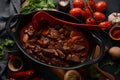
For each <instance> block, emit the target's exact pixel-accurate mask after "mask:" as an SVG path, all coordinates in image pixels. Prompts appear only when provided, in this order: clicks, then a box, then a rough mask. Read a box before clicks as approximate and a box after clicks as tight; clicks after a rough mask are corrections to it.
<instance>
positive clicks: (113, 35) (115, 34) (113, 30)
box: [109, 23, 120, 40]
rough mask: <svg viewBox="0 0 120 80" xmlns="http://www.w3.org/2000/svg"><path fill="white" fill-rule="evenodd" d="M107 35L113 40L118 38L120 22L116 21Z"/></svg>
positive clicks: (119, 35) (119, 37)
mask: <svg viewBox="0 0 120 80" xmlns="http://www.w3.org/2000/svg"><path fill="white" fill-rule="evenodd" d="M109 36H110V37H111V38H112V39H113V40H120V23H116V24H115V26H113V27H112V28H111V29H110V30H109Z"/></svg>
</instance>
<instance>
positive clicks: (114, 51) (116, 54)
mask: <svg viewBox="0 0 120 80" xmlns="http://www.w3.org/2000/svg"><path fill="white" fill-rule="evenodd" d="M109 54H110V55H111V56H112V58H113V59H120V47H117V46H114V47H111V48H110V49H109Z"/></svg>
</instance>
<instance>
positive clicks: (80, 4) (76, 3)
mask: <svg viewBox="0 0 120 80" xmlns="http://www.w3.org/2000/svg"><path fill="white" fill-rule="evenodd" d="M73 6H74V7H79V8H83V7H84V2H83V0H74V1H73Z"/></svg>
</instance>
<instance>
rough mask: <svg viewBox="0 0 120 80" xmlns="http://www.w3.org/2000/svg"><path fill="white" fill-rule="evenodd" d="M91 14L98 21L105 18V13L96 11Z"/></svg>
mask: <svg viewBox="0 0 120 80" xmlns="http://www.w3.org/2000/svg"><path fill="white" fill-rule="evenodd" d="M93 15H94V17H95V19H96V20H97V21H98V22H102V21H104V20H105V19H106V17H105V15H104V14H103V13H101V12H98V11H96V12H94V13H93Z"/></svg>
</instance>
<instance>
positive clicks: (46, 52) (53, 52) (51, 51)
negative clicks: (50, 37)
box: [42, 49, 58, 57]
mask: <svg viewBox="0 0 120 80" xmlns="http://www.w3.org/2000/svg"><path fill="white" fill-rule="evenodd" d="M42 51H43V54H44V55H45V56H48V57H55V56H58V53H57V52H56V50H55V49H43V50H42Z"/></svg>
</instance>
